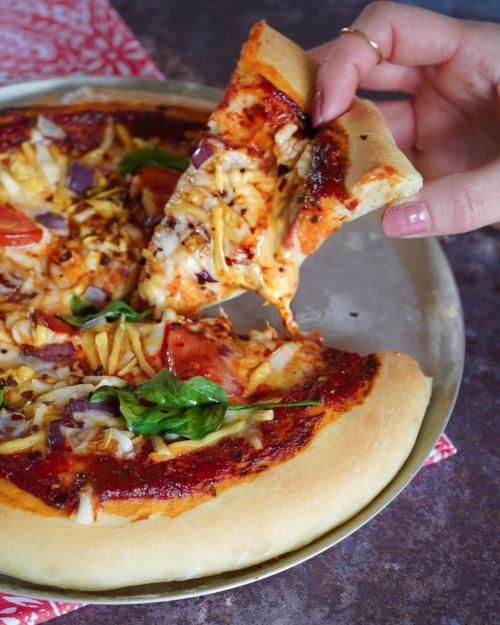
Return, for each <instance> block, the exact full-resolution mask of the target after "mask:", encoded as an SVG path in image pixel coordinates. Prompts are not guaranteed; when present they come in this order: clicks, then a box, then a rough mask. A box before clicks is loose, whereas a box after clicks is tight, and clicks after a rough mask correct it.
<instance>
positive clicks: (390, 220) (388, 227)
mask: <svg viewBox="0 0 500 625" xmlns="http://www.w3.org/2000/svg"><path fill="white" fill-rule="evenodd" d="M499 197H500V158H499V159H496V160H495V161H492V162H491V163H488V164H487V165H484V166H483V167H480V168H479V169H475V170H473V171H470V172H467V173H464V174H452V175H449V176H442V177H441V178H436V179H435V180H431V181H429V182H426V183H425V184H424V187H423V188H422V189H421V191H419V192H418V193H417V194H416V195H415V196H413V197H411V198H405V201H404V202H403V203H400V204H396V205H394V206H390V207H388V208H387V209H386V211H385V213H384V215H383V217H382V228H383V230H384V232H385V234H386V235H387V236H389V237H426V236H434V235H443V234H457V233H459V232H468V231H470V230H475V229H476V228H482V227H483V226H487V225H490V224H493V223H495V222H498V221H500V202H499V201H498V198H499Z"/></svg>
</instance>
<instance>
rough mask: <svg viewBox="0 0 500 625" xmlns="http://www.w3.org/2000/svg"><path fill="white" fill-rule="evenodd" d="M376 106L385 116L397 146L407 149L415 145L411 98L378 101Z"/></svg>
mask: <svg viewBox="0 0 500 625" xmlns="http://www.w3.org/2000/svg"><path fill="white" fill-rule="evenodd" d="M378 108H379V110H380V112H381V113H382V115H383V116H384V117H385V120H386V121H387V124H388V126H389V128H390V130H391V133H392V136H393V137H394V141H395V142H396V144H397V146H398V147H399V148H400V149H401V150H409V149H410V148H411V147H413V146H414V145H415V138H416V125H415V115H414V110H413V103H412V101H411V100H397V101H395V102H379V103H378Z"/></svg>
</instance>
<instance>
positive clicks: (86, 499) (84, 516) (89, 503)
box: [73, 486, 96, 525]
mask: <svg viewBox="0 0 500 625" xmlns="http://www.w3.org/2000/svg"><path fill="white" fill-rule="evenodd" d="M93 499H94V494H93V492H92V488H91V487H90V486H86V487H85V488H82V490H81V491H80V496H79V502H78V510H77V512H76V514H75V515H74V517H73V518H74V520H75V522H76V523H78V524H80V525H90V524H91V523H93V522H94V521H95V519H96V511H95V508H94V502H93Z"/></svg>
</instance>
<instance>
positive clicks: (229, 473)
mask: <svg viewBox="0 0 500 625" xmlns="http://www.w3.org/2000/svg"><path fill="white" fill-rule="evenodd" d="M325 356H326V360H327V362H328V365H327V367H326V368H325V369H324V370H322V371H321V372H317V373H316V374H315V375H313V376H312V377H311V378H309V379H308V380H307V381H305V382H304V383H303V384H302V385H301V386H300V387H298V388H296V389H294V390H292V391H289V392H288V393H286V395H285V396H284V397H283V401H285V402H292V401H303V400H306V399H309V400H323V402H324V406H325V408H331V409H332V411H333V418H338V417H340V416H341V415H342V413H343V412H346V411H347V410H349V409H350V408H352V407H353V406H354V405H356V404H360V403H362V402H363V400H364V398H365V397H366V395H367V394H368V393H369V392H370V389H371V386H372V384H373V381H374V379H375V377H376V374H377V371H378V368H379V361H378V360H377V359H376V357H373V356H367V357H364V358H362V357H360V356H358V355H357V354H349V353H345V352H341V351H338V350H335V349H330V348H327V349H326V350H325ZM254 399H255V401H257V400H258V398H257V397H256V398H252V400H254ZM313 408H314V410H311V414H309V412H308V408H304V407H296V408H281V409H279V408H275V409H274V419H273V420H272V421H266V422H262V423H260V424H259V428H260V432H261V435H262V443H263V448H262V449H256V448H255V447H254V446H253V445H252V444H251V443H249V442H247V441H246V440H245V438H244V437H243V436H233V437H227V438H224V439H221V440H220V441H219V442H217V443H216V444H214V445H211V446H207V447H204V448H200V449H198V450H197V451H193V452H190V453H187V454H185V455H182V456H178V457H174V458H172V459H171V460H167V461H164V462H161V463H155V462H153V461H152V460H150V459H149V458H148V453H151V451H152V447H151V446H150V444H149V443H147V444H145V445H144V448H143V449H142V451H141V452H139V453H138V454H136V455H134V457H131V458H124V459H118V458H116V457H114V456H112V455H109V454H106V453H104V452H101V453H99V454H97V453H94V454H91V453H89V454H75V453H73V452H71V451H50V450H49V451H48V452H47V453H45V454H42V453H40V452H34V453H30V454H15V455H11V456H7V455H6V456H1V457H0V477H2V478H4V479H6V480H9V481H10V482H12V483H13V484H15V485H16V486H17V487H18V488H20V489H22V490H24V491H27V492H29V493H31V494H33V495H35V496H36V497H38V498H39V499H40V500H42V501H43V502H45V503H46V504H48V505H49V506H52V507H54V508H57V509H60V510H65V511H66V512H67V513H68V514H69V513H71V512H72V511H73V510H75V508H76V507H77V505H78V501H79V493H80V490H81V489H82V488H83V487H84V486H91V487H92V489H93V491H94V493H95V494H96V495H97V497H98V498H99V500H100V501H101V502H105V501H108V500H120V499H143V498H148V499H149V498H155V499H163V500H175V499H177V498H185V497H189V496H199V495H211V496H215V494H216V488H217V487H220V486H224V484H230V483H231V482H232V481H233V480H238V479H244V478H247V477H252V476H255V475H257V474H258V473H260V472H262V471H265V470H266V469H268V468H270V467H272V466H273V465H275V464H281V463H283V462H285V461H286V460H288V459H290V458H292V457H293V456H294V455H296V454H297V453H299V452H300V451H301V450H303V449H305V448H306V447H307V446H308V445H309V443H310V442H311V440H312V438H313V435H314V433H315V431H317V430H318V428H320V427H321V426H322V425H324V424H326V423H327V422H329V421H331V419H332V414H331V412H332V411H329V414H326V412H325V411H322V410H321V407H318V406H314V407H313ZM318 408H319V409H318Z"/></svg>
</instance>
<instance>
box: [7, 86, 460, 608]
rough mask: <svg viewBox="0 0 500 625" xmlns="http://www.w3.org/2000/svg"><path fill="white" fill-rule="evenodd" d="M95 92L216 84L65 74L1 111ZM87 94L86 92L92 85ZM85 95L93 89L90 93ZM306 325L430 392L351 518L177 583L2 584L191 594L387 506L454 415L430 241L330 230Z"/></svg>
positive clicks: (276, 566) (59, 592)
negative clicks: (414, 368) (413, 363)
mask: <svg viewBox="0 0 500 625" xmlns="http://www.w3.org/2000/svg"><path fill="white" fill-rule="evenodd" d="M89 89H90V90H92V91H93V92H94V93H98V94H100V95H101V96H102V97H110V98H112V99H114V97H115V96H118V97H120V98H121V97H123V98H126V99H128V98H130V99H133V100H134V101H138V100H144V101H145V102H146V101H147V102H158V103H160V102H162V103H166V104H167V103H172V104H179V105H182V106H183V105H187V106H193V107H197V108H201V109H203V110H209V109H210V108H211V107H213V106H214V104H215V103H216V102H218V100H219V99H220V97H221V91H220V90H218V89H214V88H210V87H205V86H199V85H194V84H190V83H181V82H175V81H170V80H165V81H155V80H148V79H142V78H119V77H114V78H113V77H111V78H110V77H95V76H70V77H67V78H54V79H49V80H43V81H34V82H29V83H23V84H18V85H8V86H6V87H1V88H0V108H5V107H8V106H20V105H24V104H30V103H33V102H34V101H40V100H41V99H43V101H44V102H55V101H60V99H61V97H64V98H66V99H67V98H68V94H70V95H69V100H72V99H73V101H74V99H75V98H76V99H78V98H81V99H85V98H87V99H88V98H89ZM90 93H91V92H90ZM91 97H93V96H91ZM292 308H293V310H294V312H295V315H296V319H297V321H298V322H299V324H300V325H301V327H302V328H303V329H304V330H311V331H312V330H318V331H320V332H321V333H322V334H323V336H324V337H325V342H326V344H329V345H332V346H334V347H337V348H339V349H344V350H349V351H356V352H359V353H361V354H367V353H370V352H372V351H379V350H397V351H402V352H405V353H407V354H409V355H410V356H412V357H413V358H415V359H416V360H417V362H419V364H420V367H421V368H422V370H423V371H424V373H425V374H426V375H428V376H431V377H432V378H433V380H434V382H433V393H432V398H431V401H430V404H429V407H428V409H427V412H426V415H425V417H424V420H423V424H422V427H421V430H420V433H419V435H418V438H417V440H416V443H415V446H414V448H413V450H412V452H411V454H410V456H409V457H408V459H407V461H406V462H405V464H404V465H403V467H402V468H401V469H400V471H399V472H398V474H397V475H396V476H395V477H394V479H393V480H392V481H391V482H390V483H389V484H388V485H387V486H386V488H384V490H383V491H382V492H381V493H379V495H377V496H376V497H375V499H374V500H373V501H372V502H371V503H370V504H369V505H368V506H366V508H364V509H363V510H362V511H361V512H359V513H358V514H356V515H355V516H354V517H352V518H351V519H349V520H348V521H347V522H345V523H343V524H342V525H341V526H339V527H336V528H335V529H333V530H331V531H330V532H328V533H326V534H325V535H324V536H322V537H321V538H318V539H316V540H314V541H312V542H311V543H310V544H308V545H306V546H304V547H301V548H300V549H297V550H296V551H293V552H290V553H286V554H283V555H282V556H280V557H278V558H275V559H273V560H271V561H268V562H264V563H262V564H260V565H258V566H253V567H250V568H246V569H242V570H239V571H231V572H227V573H223V574H220V575H215V576H211V577H205V578H200V579H194V580H189V581H183V582H164V583H157V584H145V585H141V586H133V587H127V588H121V589H116V590H109V591H104V592H80V591H75V590H66V589H59V588H53V587H48V586H47V587H45V586H39V585H36V584H30V583H28V582H24V581H21V580H16V579H13V578H10V577H7V576H5V575H0V590H1V591H4V592H9V593H13V594H18V595H24V596H29V597H35V598H41V599H49V600H57V601H69V602H81V603H96V604H97V603H103V604H122V603H123V604H126V603H147V602H158V601H171V600H177V599H184V598H189V597H196V596H200V595H204V594H210V593H214V592H219V591H223V590H228V589H231V588H235V587H237V586H241V585H244V584H248V583H251V582H254V581H257V580H260V579H263V578H265V577H268V576H270V575H274V574H276V573H280V572H281V571H284V570H286V569H288V568H290V567H292V566H295V565H298V564H300V563H301V562H304V561H305V560H308V559H309V558H312V557H313V556H315V555H317V554H319V553H321V552H322V551H324V550H326V549H328V548H330V547H332V546H333V545H335V544H337V543H338V542H340V541H341V540H343V539H344V538H346V537H347V536H349V535H350V534H352V533H353V532H355V531H356V530H357V529H359V528H360V527H362V526H363V525H364V524H365V523H367V522H368V521H370V520H371V519H372V518H373V517H375V516H376V515H377V514H378V513H379V512H381V511H382V510H383V509H384V508H385V506H387V505H388V504H389V503H390V502H391V501H392V500H393V499H394V498H395V497H396V496H397V495H398V494H399V493H400V492H401V491H402V490H403V489H404V488H405V487H406V486H407V485H408V483H409V482H410V481H411V479H412V478H413V477H414V476H415V475H416V473H417V472H418V471H419V470H420V468H421V466H422V464H423V463H424V462H425V460H426V458H427V457H428V455H429V453H430V452H431V451H432V449H433V447H434V445H435V443H436V442H437V440H438V439H439V437H440V435H441V433H442V432H443V430H444V428H445V426H446V423H447V421H448V419H449V417H450V415H451V413H452V410H453V406H454V404H455V400H456V397H457V394H458V389H459V386H460V381H461V377H462V370H463V363H464V354H465V339H464V337H465V332H464V321H463V314H462V307H461V302H460V296H459V293H458V289H457V286H456V283H455V279H454V276H453V273H452V271H451V268H450V266H449V264H448V261H447V259H446V257H445V255H444V253H443V251H442V249H441V247H440V245H439V243H438V241H437V240H435V239H413V240H391V239H388V238H386V237H385V236H384V235H383V233H382V231H381V228H380V216H379V215H378V214H371V215H368V216H366V217H364V218H362V219H359V220H357V221H355V222H353V223H351V224H348V225H346V226H344V228H342V229H341V230H340V231H339V232H337V233H335V234H334V235H333V236H331V237H330V238H329V239H328V240H327V241H326V242H325V243H324V245H323V246H322V247H321V249H320V250H319V251H318V252H317V253H316V254H314V255H313V256H312V257H310V258H309V259H307V260H306V262H305V263H304V265H303V268H302V271H301V283H300V287H299V290H298V292H297V295H296V297H295V299H294V301H293V306H292ZM224 309H225V311H226V312H227V314H228V315H229V317H230V318H231V319H232V321H233V323H234V326H235V328H236V329H237V330H238V331H241V332H245V331H247V330H250V329H252V328H258V327H262V326H264V325H265V323H266V322H269V323H270V324H271V325H273V326H274V327H277V328H278V329H279V328H280V327H281V324H280V322H279V317H278V315H277V313H276V311H275V310H274V309H273V307H272V306H265V305H263V301H262V300H261V299H260V298H259V297H258V296H257V295H254V294H250V293H248V294H245V295H243V296H242V297H240V298H237V299H235V300H231V301H230V302H227V303H226V304H225V305H224Z"/></svg>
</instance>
